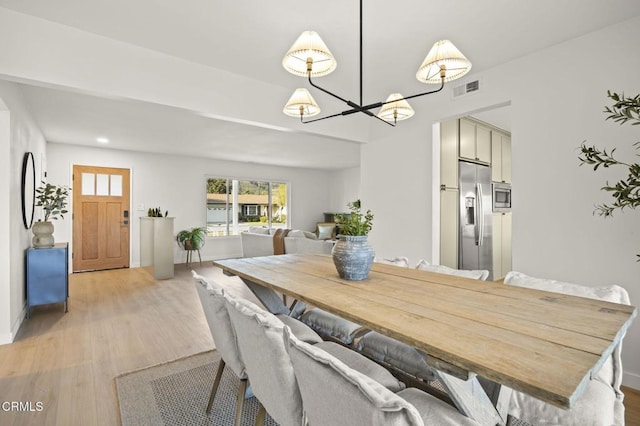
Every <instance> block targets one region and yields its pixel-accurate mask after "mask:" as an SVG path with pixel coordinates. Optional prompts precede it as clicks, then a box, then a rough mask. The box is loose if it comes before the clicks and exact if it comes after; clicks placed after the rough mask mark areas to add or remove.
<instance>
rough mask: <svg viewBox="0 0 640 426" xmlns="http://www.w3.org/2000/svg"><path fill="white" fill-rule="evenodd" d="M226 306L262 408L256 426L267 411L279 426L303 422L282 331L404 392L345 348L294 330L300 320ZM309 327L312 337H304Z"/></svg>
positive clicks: (248, 305)
mask: <svg viewBox="0 0 640 426" xmlns="http://www.w3.org/2000/svg"><path fill="white" fill-rule="evenodd" d="M226 303H227V309H228V312H229V316H230V318H231V322H232V323H233V327H234V330H235V331H236V337H237V339H238V347H239V349H240V353H241V355H242V359H243V360H244V362H245V364H246V368H247V373H248V376H249V381H250V382H251V388H252V390H253V393H254V395H255V396H256V397H257V398H258V400H259V401H260V403H261V409H260V412H259V416H258V421H257V422H256V424H261V423H262V421H263V420H264V415H265V411H266V412H268V413H269V414H270V415H271V417H272V418H273V419H274V420H275V421H276V422H278V423H279V424H281V425H296V426H298V425H300V424H301V423H300V422H301V421H302V400H301V398H300V393H299V390H298V385H297V382H296V379H295V375H294V374H293V367H292V365H291V361H290V360H289V356H288V354H287V351H286V349H285V346H284V335H283V330H284V329H287V330H289V331H290V333H291V334H293V335H295V336H296V338H297V339H299V340H301V341H305V343H309V344H314V345H317V346H318V347H322V348H323V349H324V350H325V351H328V352H330V353H332V354H333V356H336V357H337V358H339V359H341V360H342V362H344V363H345V364H347V365H349V366H350V367H351V368H354V369H356V370H357V371H360V372H361V373H362V374H366V375H367V376H370V377H372V378H374V380H377V381H378V382H379V383H380V384H381V386H385V387H387V388H388V389H390V390H391V391H399V390H401V389H403V388H404V384H403V383H402V382H400V381H399V380H398V379H396V378H395V377H393V375H391V373H389V372H388V371H387V370H386V369H385V368H383V367H381V366H380V365H378V364H376V363H375V362H373V361H371V360H369V359H367V358H366V357H364V356H363V355H361V354H359V353H357V352H355V351H353V350H351V349H348V348H346V347H344V346H342V345H339V344H337V343H333V342H324V341H322V339H321V338H320V336H318V335H317V334H315V333H313V331H312V330H311V329H308V327H306V326H304V324H302V323H301V322H298V323H297V325H296V322H295V321H296V320H293V319H291V318H290V317H284V316H280V315H273V314H272V313H270V312H267V311H266V310H264V309H262V308H260V307H258V306H257V305H255V304H254V303H252V302H249V301H247V300H244V299H234V298H226ZM287 318H288V319H287ZM282 320H285V321H287V322H289V324H286V323H285V322H284V321H282ZM290 325H293V327H291V326H290ZM294 327H295V328H297V329H298V330H296V329H295V328H294ZM305 327H306V328H307V329H308V332H305V333H301V331H302V330H304V328H305ZM309 332H311V333H312V334H313V335H315V339H314V338H312V336H310V335H309ZM301 335H302V336H303V338H301Z"/></svg>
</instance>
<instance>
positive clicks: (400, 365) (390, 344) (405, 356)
mask: <svg viewBox="0 0 640 426" xmlns="http://www.w3.org/2000/svg"><path fill="white" fill-rule="evenodd" d="M416 269H419V270H423V271H430V272H437V273H440V274H447V275H455V276H459V277H466V278H473V279H478V280H486V279H487V277H488V276H489V271H487V270H463V269H453V268H449V267H447V266H442V265H432V264H430V263H429V262H427V261H426V260H424V259H422V260H420V261H419V262H418V264H417V265H416ZM355 348H356V350H358V351H359V352H361V353H363V354H364V355H366V356H368V357H369V358H371V359H373V360H375V361H376V362H379V363H381V364H382V365H385V366H387V367H388V368H390V369H392V370H394V371H397V372H398V373H400V374H408V375H409V376H411V377H414V378H416V379H419V380H420V381H422V382H429V381H434V380H436V378H437V377H436V374H435V372H434V370H433V369H432V368H431V367H430V366H429V365H428V363H427V357H426V355H425V354H423V353H421V352H420V351H418V350H417V349H415V348H414V347H412V346H409V345H407V344H405V343H402V342H400V341H398V340H396V339H393V338H391V337H388V336H385V335H383V334H380V333H378V332H375V331H372V332H370V333H367V334H365V335H364V336H363V337H362V338H361V339H359V340H358V342H357V343H356V345H355Z"/></svg>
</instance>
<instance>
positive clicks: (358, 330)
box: [300, 257, 409, 346]
mask: <svg viewBox="0 0 640 426" xmlns="http://www.w3.org/2000/svg"><path fill="white" fill-rule="evenodd" d="M373 261H374V262H376V263H384V264H388V265H396V266H402V267H408V266H409V259H407V258H406V257H395V258H376V259H374V260H373ZM300 321H302V322H304V323H305V324H307V325H308V326H309V327H311V328H312V329H313V330H314V331H315V332H316V333H318V334H319V335H320V336H322V338H323V339H325V340H330V341H334V342H338V343H341V344H344V345H346V346H352V345H354V344H355V342H356V341H357V339H358V338H359V337H361V336H363V335H364V334H365V333H367V332H369V331H370V330H369V329H367V328H365V327H362V326H361V325H360V324H357V323H355V322H353V321H349V320H347V319H344V318H342V317H340V316H338V315H335V314H332V313H331V312H327V311H325V310H323V309H320V308H311V309H308V310H307V311H306V312H304V314H302V315H301V316H300Z"/></svg>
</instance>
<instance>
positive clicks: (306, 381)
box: [284, 329, 477, 426]
mask: <svg viewBox="0 0 640 426" xmlns="http://www.w3.org/2000/svg"><path fill="white" fill-rule="evenodd" d="M284 338H285V342H286V348H287V351H288V353H289V356H290V359H291V362H292V364H293V370H294V373H295V376H296V379H297V383H298V385H299V389H300V394H301V396H302V403H303V406H304V411H305V416H306V419H307V421H308V424H309V426H322V425H349V426H387V425H394V426H422V425H438V426H449V425H450V426H454V425H455V426H467V425H477V423H476V422H475V421H473V420H471V419H469V418H468V417H466V416H464V415H462V414H461V413H460V412H458V411H457V410H456V409H455V408H454V407H452V406H450V405H448V404H446V403H444V402H442V401H440V400H439V399H437V398H435V397H433V396H431V395H429V394H427V393H426V392H422V391H420V390H418V389H415V388H407V389H404V390H401V391H399V392H397V393H393V392H391V391H390V390H389V389H387V388H385V387H384V386H381V385H380V384H379V383H378V382H376V381H375V380H372V379H371V378H370V377H368V376H366V375H364V374H361V373H360V372H358V371H356V370H354V369H352V368H350V367H349V366H347V365H346V364H344V363H343V362H342V361H340V360H339V359H337V358H336V357H334V356H333V355H331V354H330V353H328V352H326V351H324V350H322V349H321V348H320V347H318V346H317V345H315V346H312V345H309V344H307V343H305V342H302V341H301V340H299V339H297V338H296V337H295V336H293V335H292V334H291V333H290V332H289V331H288V330H287V329H285V330H284Z"/></svg>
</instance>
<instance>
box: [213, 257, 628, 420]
mask: <svg viewBox="0 0 640 426" xmlns="http://www.w3.org/2000/svg"><path fill="white" fill-rule="evenodd" d="M213 263H214V265H216V266H218V267H220V268H222V270H223V272H224V273H225V274H227V275H236V276H238V277H240V278H241V279H242V280H243V281H244V282H245V283H246V284H247V285H248V286H249V288H250V289H251V290H252V291H253V292H254V293H255V294H256V296H257V297H258V298H259V299H260V300H261V301H262V302H263V304H264V305H265V307H266V308H267V309H268V310H270V311H271V312H274V313H289V311H290V307H289V306H287V305H285V304H284V303H283V301H282V297H281V295H287V296H289V297H291V298H293V299H295V300H298V301H302V302H305V303H306V304H308V305H312V306H316V307H319V308H321V309H324V310H326V311H329V312H332V313H334V314H336V315H339V316H341V317H343V318H346V319H348V320H350V321H353V322H356V323H358V324H361V325H362V326H364V327H366V328H369V329H371V330H375V331H377V332H379V333H382V334H384V335H386V336H389V337H392V338H394V339H397V340H399V341H401V342H404V343H406V344H409V345H411V346H413V347H415V348H416V349H418V350H419V351H420V352H421V353H423V354H424V356H425V358H426V360H427V362H428V363H429V365H431V366H433V367H434V368H436V369H437V370H438V374H439V378H440V380H441V381H442V382H443V384H444V385H445V388H446V389H447V392H448V393H449V395H450V397H451V399H452V400H453V401H454V403H455V405H456V406H457V407H458V409H459V410H460V411H462V412H463V413H464V414H466V415H468V416H469V417H471V418H474V419H476V420H477V421H479V422H480V423H481V424H487V425H492V424H505V422H506V406H507V404H508V399H509V395H510V393H509V392H510V391H511V389H514V390H518V391H521V392H524V393H527V394H529V395H532V396H534V397H536V398H538V399H540V400H543V401H545V402H548V403H551V404H553V405H556V406H559V407H562V408H571V406H572V405H573V403H574V402H575V401H576V399H577V398H579V397H580V395H581V393H582V392H583V390H584V388H585V386H586V385H587V383H588V381H589V380H590V379H591V377H593V376H594V375H595V374H596V373H597V372H598V370H599V368H600V367H601V366H602V365H603V364H604V362H605V361H606V359H607V358H608V357H609V356H610V355H611V354H612V352H613V350H614V348H615V347H616V346H617V345H618V344H620V342H621V339H622V337H623V336H624V334H625V332H626V330H627V328H628V327H629V325H630V324H631V322H632V320H633V318H634V317H635V316H636V314H637V310H636V308H635V307H633V306H628V305H621V304H616V303H610V302H605V301H600V300H594V299H586V298H581V297H575V296H568V295H563V294H558V293H550V292H545V291H539V290H533V289H528V288H521V287H515V286H510V285H505V284H502V283H497V282H486V281H479V280H474V279H469V278H464V277H458V276H452V275H443V274H438V273H433V272H427V271H421V270H416V269H410V268H402V267H398V266H394V265H386V264H378V263H374V265H373V267H372V268H371V271H370V273H369V277H368V278H367V279H366V280H363V281H347V280H343V279H341V278H340V277H339V276H338V273H337V271H336V269H335V266H334V265H333V262H332V259H331V256H328V255H319V254H288V255H281V256H266V257H255V258H241V259H227V260H218V261H214V262H213ZM478 376H481V377H484V378H486V379H488V380H490V381H493V382H495V383H497V384H500V385H502V388H501V389H502V391H501V392H500V396H499V398H497V399H495V398H494V399H493V401H492V400H490V399H489V397H488V396H487V394H486V393H485V392H484V390H483V389H482V387H481V386H480V384H479V382H478V380H477V377H478Z"/></svg>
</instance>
